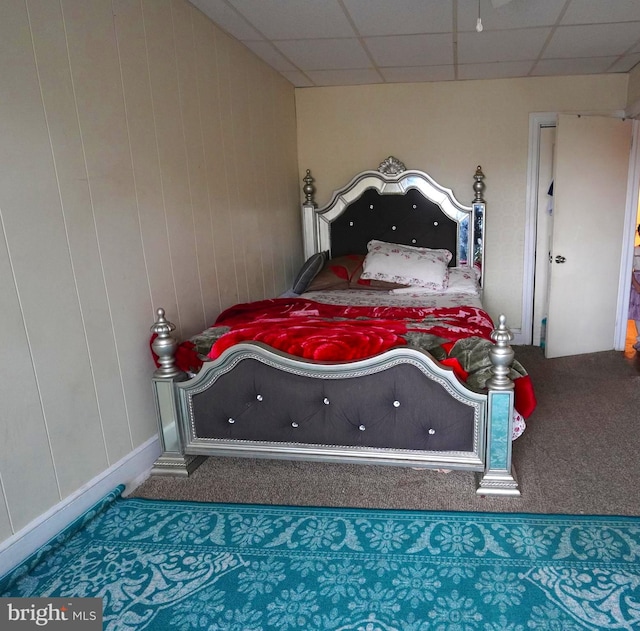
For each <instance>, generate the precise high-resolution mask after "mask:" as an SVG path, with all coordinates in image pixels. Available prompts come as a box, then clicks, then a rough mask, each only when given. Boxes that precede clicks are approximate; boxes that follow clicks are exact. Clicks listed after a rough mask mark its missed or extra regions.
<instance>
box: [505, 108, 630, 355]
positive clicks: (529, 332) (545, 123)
mask: <svg viewBox="0 0 640 631" xmlns="http://www.w3.org/2000/svg"><path fill="white" fill-rule="evenodd" d="M584 114H585V115H588V114H589V113H587V112H585V113H584ZM598 115H600V116H603V115H606V113H605V114H603V113H599V114H598ZM609 115H610V116H612V117H616V118H625V114H624V112H612V113H610V114H609ZM557 117H558V112H533V113H531V114H529V156H528V162H527V199H526V208H525V234H524V264H523V273H522V327H521V329H520V332H519V333H518V334H516V335H515V339H514V344H531V342H532V337H533V297H534V284H535V262H536V223H537V208H538V176H539V165H540V129H541V128H543V127H553V126H555V125H556V123H557ZM639 192H640V122H639V121H638V120H634V121H633V126H632V145H631V153H630V156H629V171H628V174H627V197H626V208H625V218H624V234H623V243H622V253H621V257H620V274H619V277H618V303H617V310H616V314H617V315H616V326H615V331H614V340H613V343H614V349H615V350H624V344H625V339H626V331H627V314H628V311H629V287H630V284H631V265H632V263H633V240H634V225H635V221H636V216H637V204H638V195H639Z"/></svg>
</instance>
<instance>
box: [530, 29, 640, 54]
mask: <svg viewBox="0 0 640 631" xmlns="http://www.w3.org/2000/svg"><path fill="white" fill-rule="evenodd" d="M639 37H640V28H639V27H638V25H637V24H636V23H635V22H626V23H623V24H589V25H585V26H559V27H558V28H557V29H556V31H555V32H554V34H553V37H552V38H551V41H550V42H549V45H548V46H547V48H546V49H545V51H544V55H543V57H544V58H545V59H547V58H557V57H606V56H610V55H614V56H618V55H621V54H622V53H624V52H625V51H626V50H627V49H628V48H630V47H631V46H633V45H634V44H635V43H636V42H637V41H638V38H639Z"/></svg>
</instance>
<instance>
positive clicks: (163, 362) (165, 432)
mask: <svg viewBox="0 0 640 631" xmlns="http://www.w3.org/2000/svg"><path fill="white" fill-rule="evenodd" d="M156 314H157V316H158V319H157V320H156V321H155V322H154V324H153V326H152V327H151V332H152V333H155V334H156V337H155V339H154V340H153V342H152V343H151V348H152V349H153V352H154V353H155V354H156V355H157V357H158V368H157V369H156V370H155V372H154V373H153V378H152V380H151V381H152V386H153V394H154V401H155V404H156V416H157V419H158V432H159V434H160V442H161V444H162V454H161V455H160V457H159V458H158V459H157V460H156V461H155V462H154V464H153V467H152V469H151V474H152V475H175V476H188V475H189V474H190V473H191V472H192V471H193V470H194V469H195V468H196V467H197V466H198V465H199V464H200V463H201V462H202V460H203V458H202V457H201V456H187V455H186V454H185V453H184V442H183V439H182V434H181V433H180V423H179V418H180V416H179V415H180V411H179V409H178V407H177V405H176V398H175V389H174V382H176V381H185V380H186V379H188V376H187V374H186V373H185V372H183V371H182V370H180V369H179V368H178V367H177V366H176V357H175V355H176V350H177V348H178V342H177V340H176V339H175V338H174V337H173V335H172V332H173V331H174V330H175V328H176V327H175V325H174V324H173V323H172V322H169V321H168V320H167V319H166V318H165V317H164V309H162V308H160V309H158V310H157V312H156Z"/></svg>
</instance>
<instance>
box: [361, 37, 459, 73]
mask: <svg viewBox="0 0 640 631" xmlns="http://www.w3.org/2000/svg"><path fill="white" fill-rule="evenodd" d="M364 42H365V45H366V46H367V48H368V49H369V52H370V53H371V55H372V57H373V59H374V61H375V63H376V64H378V65H379V66H436V65H447V64H452V63H453V39H452V37H451V34H435V35H391V36H389V37H366V38H365V39H364Z"/></svg>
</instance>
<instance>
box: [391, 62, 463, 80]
mask: <svg viewBox="0 0 640 631" xmlns="http://www.w3.org/2000/svg"><path fill="white" fill-rule="evenodd" d="M453 68H454V67H453V65H449V66H416V67H413V68H404V67H403V68H380V74H381V75H382V76H383V77H384V79H385V81H387V82H389V83H421V82H423V81H453V80H454V79H455V74H454V71H453Z"/></svg>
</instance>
